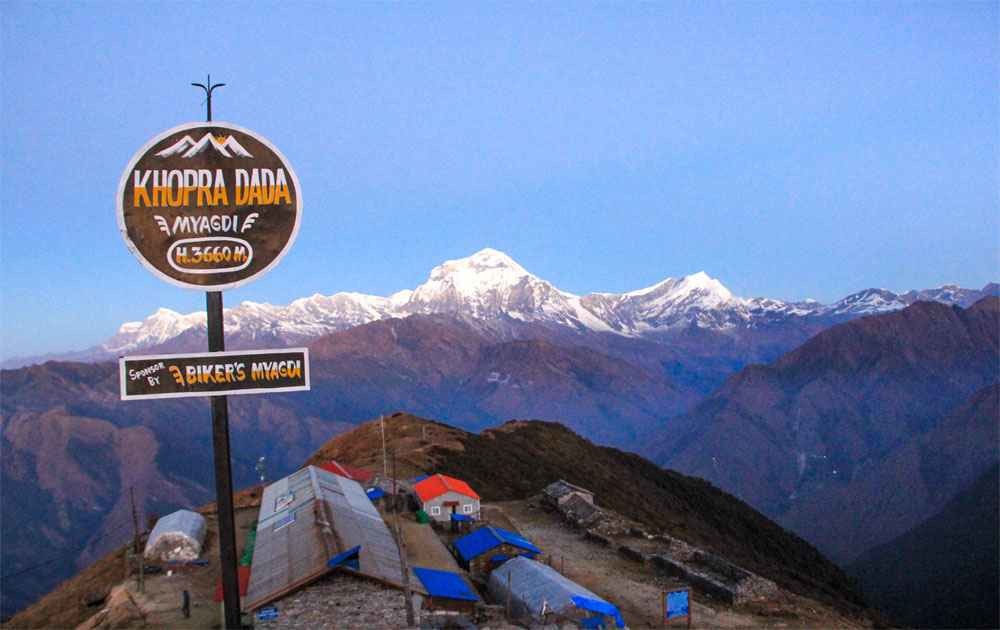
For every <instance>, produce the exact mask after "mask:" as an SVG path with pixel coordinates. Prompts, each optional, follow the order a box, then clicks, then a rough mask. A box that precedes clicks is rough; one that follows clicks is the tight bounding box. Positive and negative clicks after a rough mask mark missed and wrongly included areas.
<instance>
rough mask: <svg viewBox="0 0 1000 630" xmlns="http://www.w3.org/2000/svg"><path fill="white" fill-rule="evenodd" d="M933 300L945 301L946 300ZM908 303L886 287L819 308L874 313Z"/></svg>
mask: <svg viewBox="0 0 1000 630" xmlns="http://www.w3.org/2000/svg"><path fill="white" fill-rule="evenodd" d="M935 301H941V302H947V300H935ZM910 303H911V302H907V301H906V300H904V299H903V298H902V297H900V296H899V295H896V294H895V293H893V292H892V291H889V290H888V289H865V290H864V291H858V292H857V293H852V294H851V295H848V296H847V297H845V298H843V299H841V300H838V301H836V302H834V303H833V304H831V305H829V306H827V307H825V308H822V309H820V312H821V313H822V314H824V315H829V316H844V315H846V316H858V315H874V314H875V313H886V312H889V311H898V310H899V309H901V308H905V307H906V306H907V305H909V304H910Z"/></svg>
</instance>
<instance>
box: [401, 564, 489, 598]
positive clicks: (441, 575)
mask: <svg viewBox="0 0 1000 630" xmlns="http://www.w3.org/2000/svg"><path fill="white" fill-rule="evenodd" d="M413 572H414V573H416V574H417V577H418V578H420V581H421V582H422V583H423V585H424V588H426V589H427V593H428V594H429V595H430V596H431V597H447V598H448V599H461V600H464V601H468V602H478V601H479V597H478V596H477V595H476V594H475V593H473V592H472V589H470V588H469V585H468V584H466V583H465V580H463V579H462V578H461V576H459V575H458V574H457V573H451V572H450V571H438V570H436V569H425V568H423V567H413Z"/></svg>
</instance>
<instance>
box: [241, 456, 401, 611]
mask: <svg viewBox="0 0 1000 630" xmlns="http://www.w3.org/2000/svg"><path fill="white" fill-rule="evenodd" d="M352 547H360V551H359V552H358V560H359V562H358V569H357V571H358V572H359V573H361V574H364V575H367V576H369V577H372V578H374V579H376V580H379V581H381V582H384V583H387V584H390V585H393V586H397V587H401V586H402V583H403V572H402V566H401V564H400V561H399V547H398V546H397V544H396V540H395V538H393V536H392V533H391V532H390V531H389V528H388V527H387V526H386V524H385V521H383V520H382V516H381V515H380V514H379V513H378V510H376V509H375V506H374V505H372V502H371V501H370V500H369V499H368V495H367V494H365V490H364V488H362V487H361V485H360V484H358V483H357V482H356V481H352V480H351V479H348V478H346V477H342V476H339V475H336V474H333V473H330V472H327V471H325V470H323V469H320V468H317V467H315V466H307V467H306V468H303V469H302V470H299V471H297V472H295V473H293V474H292V475H289V476H288V477H285V478H283V479H279V480H278V481H276V482H274V483H273V484H271V485H269V486H268V487H267V488H265V490H264V495H263V497H262V498H261V506H260V515H259V516H258V519H257V540H256V544H255V547H254V554H253V565H252V566H253V571H252V573H251V576H250V586H249V588H248V590H247V597H246V598H245V599H244V604H243V607H244V609H245V610H253V609H255V608H258V607H259V606H262V605H264V604H266V603H268V602H270V601H273V600H274V599H277V598H278V597H280V596H281V595H284V594H285V593H288V592H290V591H292V590H295V589H296V588H299V587H301V586H305V585H306V584H309V583H310V582H312V581H313V580H315V579H317V578H319V577H321V576H323V575H325V574H326V573H327V572H328V571H330V570H331V569H330V568H329V567H328V566H327V562H328V561H329V560H330V559H331V558H333V557H335V556H337V555H338V554H340V553H343V552H344V551H347V550H348V549H351V548H352Z"/></svg>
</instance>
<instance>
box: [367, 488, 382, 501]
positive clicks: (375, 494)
mask: <svg viewBox="0 0 1000 630" xmlns="http://www.w3.org/2000/svg"><path fill="white" fill-rule="evenodd" d="M365 494H367V495H368V498H369V499H371V500H372V501H374V500H376V499H381V498H382V497H384V496H385V490H383V489H382V488H372V489H371V490H365Z"/></svg>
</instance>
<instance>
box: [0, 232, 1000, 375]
mask: <svg viewBox="0 0 1000 630" xmlns="http://www.w3.org/2000/svg"><path fill="white" fill-rule="evenodd" d="M997 293H1000V287H998V286H997V285H996V284H990V285H987V286H986V287H984V289H982V290H979V291H976V290H970V289H962V288H960V287H957V286H954V285H946V286H944V287H941V288H939V289H931V290H924V291H910V292H909V293H905V294H902V295H898V294H896V293H893V292H892V291H888V290H886V289H866V290H864V291H860V292H858V293H855V294H852V295H850V296H847V297H845V298H844V299H842V300H839V301H837V302H835V303H833V304H830V305H823V304H820V303H819V302H815V301H804V302H784V301H781V300H776V299H771V298H743V297H739V296H736V295H733V293H732V292H731V291H730V290H729V289H727V288H726V287H725V285H723V284H722V283H721V282H720V281H719V280H717V279H715V278H713V277H711V276H709V275H708V274H707V273H705V272H703V271H700V272H698V273H694V274H691V275H688V276H682V277H678V278H667V279H665V280H663V281H661V282H659V283H657V284H654V285H652V286H650V287H646V288H644V289H639V290H636V291H629V292H626V293H621V294H615V293H592V294H589V295H586V296H578V295H574V294H572V293H568V292H566V291H562V290H560V289H559V288H557V287H555V286H554V285H552V284H551V283H549V282H547V281H545V280H543V279H541V278H539V277H538V276H535V275H534V274H532V273H530V272H529V271H527V270H526V269H525V268H524V267H522V266H521V265H520V264H518V263H517V262H516V261H515V260H513V259H512V258H511V257H510V256H508V255H507V254H505V253H503V252H500V251H497V250H495V249H489V248H487V249H483V250H481V251H479V252H476V253H475V254H473V255H471V256H469V257H467V258H461V259H458V260H449V261H446V262H444V263H442V264H441V265H438V266H437V267H435V268H434V269H432V270H431V273H430V277H429V278H428V279H427V281H426V282H424V283H423V284H421V285H420V286H418V287H416V288H415V289H413V290H412V291H410V290H404V291H400V292H398V293H396V294H393V295H391V296H389V297H381V296H376V295H366V294H362V293H335V294H333V295H321V294H319V293H317V294H314V295H312V296H310V297H304V298H300V299H297V300H295V301H293V302H292V303H290V304H288V305H284V306H281V305H274V304H267V303H258V302H243V303H241V304H239V305H238V306H235V307H232V308H228V309H226V311H225V313H224V319H225V326H226V337H227V344H228V345H229V347H232V348H238V347H246V348H251V347H264V346H265V345H281V344H285V345H292V344H302V343H307V342H308V341H310V340H312V339H315V338H317V337H320V336H322V335H325V334H329V333H331V332H336V331H340V330H346V329H348V328H352V327H354V326H358V325H360V324H365V323H368V322H373V321H377V320H380V319H385V318H389V317H406V316H408V315H413V314H449V315H456V316H461V317H463V318H466V319H469V320H474V321H478V322H480V323H482V324H483V325H485V326H500V327H505V328H507V329H510V328H511V327H516V326H518V325H520V324H532V325H541V326H543V327H546V328H547V329H552V330H557V331H562V332H566V333H571V334H581V333H582V334H585V333H588V332H597V333H611V334H616V335H620V336H624V337H630V338H647V339H652V340H663V339H665V338H670V337H671V336H676V335H678V334H683V333H684V332H685V331H691V330H699V331H708V332H711V333H715V334H719V335H729V336H739V335H741V334H754V331H755V330H763V329H769V330H772V331H773V330H774V329H775V327H778V328H781V327H783V326H784V327H788V326H791V327H795V326H800V329H802V327H803V326H805V327H806V328H808V330H809V331H813V332H809V333H803V334H806V335H807V336H808V335H809V334H814V332H815V331H816V330H818V329H821V328H823V327H825V326H827V325H831V324H833V323H836V322H840V321H844V320H847V319H852V318H854V317H859V316H862V315H870V314H874V313H881V312H887V311H892V310H897V309H901V308H903V307H905V306H907V305H908V304H910V303H912V302H913V301H915V300H928V299H929V300H934V301H939V302H944V303H947V304H959V305H962V306H967V305H969V304H971V303H973V302H975V301H976V300H977V299H979V298H981V297H984V296H985V295H987V294H991V295H995V294H997ZM800 332H801V330H800ZM204 336H205V314H204V312H194V313H189V314H186V315H185V314H181V313H177V312H175V311H171V310H169V309H165V308H161V309H159V310H157V311H156V312H155V313H153V314H152V315H150V316H149V317H147V318H146V319H144V320H142V321H136V322H127V323H125V324H122V325H121V327H120V328H119V330H118V332H117V333H116V334H115V335H114V336H113V337H111V338H110V339H108V340H107V341H106V342H104V343H103V344H101V345H100V346H97V347H94V348H91V349H89V350H86V351H79V352H75V353H72V354H71V355H70V354H67V355H66V357H67V358H73V359H80V358H87V359H107V358H112V357H117V356H120V355H122V354H125V353H136V352H137V351H142V350H145V349H152V350H156V351H160V350H170V349H173V348H174V347H178V348H184V349H194V348H200V347H202V346H203V345H204V344H203V342H202V341H203V339H204ZM799 337H802V334H800V335H799ZM802 338H805V337H802ZM46 358H52V357H46ZM29 362H31V361H30V360H28V359H22V360H12V361H10V362H8V365H24V364H26V363H29Z"/></svg>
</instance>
